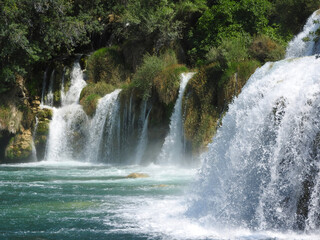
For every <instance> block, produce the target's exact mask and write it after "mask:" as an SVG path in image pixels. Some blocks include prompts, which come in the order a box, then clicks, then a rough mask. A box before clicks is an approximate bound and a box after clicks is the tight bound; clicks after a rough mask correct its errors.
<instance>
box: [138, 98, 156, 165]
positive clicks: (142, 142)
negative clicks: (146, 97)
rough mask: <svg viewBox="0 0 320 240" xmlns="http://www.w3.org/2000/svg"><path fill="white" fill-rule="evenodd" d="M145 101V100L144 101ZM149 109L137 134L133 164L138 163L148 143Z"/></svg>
mask: <svg viewBox="0 0 320 240" xmlns="http://www.w3.org/2000/svg"><path fill="white" fill-rule="evenodd" d="M145 103H146V102H145ZM151 109H152V108H150V110H149V112H148V114H147V116H146V117H145V119H144V123H143V127H142V131H141V134H140V136H139V143H138V146H137V150H136V157H135V164H140V163H141V160H142V157H143V154H144V152H145V150H146V148H147V144H148V122H149V114H150V112H151Z"/></svg>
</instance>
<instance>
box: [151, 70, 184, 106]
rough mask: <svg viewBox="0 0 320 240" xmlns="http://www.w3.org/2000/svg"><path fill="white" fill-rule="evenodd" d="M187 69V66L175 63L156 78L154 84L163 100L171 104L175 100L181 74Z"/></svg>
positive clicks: (160, 98)
mask: <svg viewBox="0 0 320 240" xmlns="http://www.w3.org/2000/svg"><path fill="white" fill-rule="evenodd" d="M187 71H188V68H187V67H186V66H184V65H179V64H173V65H170V66H169V67H167V68H165V69H164V70H163V71H162V72H160V73H159V74H158V76H156V77H155V78H154V80H153V82H154V86H155V88H156V91H157V93H158V95H159V100H160V101H161V102H163V103H165V104H166V105H169V104H170V103H173V102H174V101H175V99H176V98H177V96H178V91H179V86H180V74H181V73H183V72H187Z"/></svg>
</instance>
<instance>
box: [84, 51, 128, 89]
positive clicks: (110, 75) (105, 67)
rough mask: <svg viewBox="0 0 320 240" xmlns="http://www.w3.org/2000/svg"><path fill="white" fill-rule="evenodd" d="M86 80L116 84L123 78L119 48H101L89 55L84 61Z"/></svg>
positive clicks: (122, 65)
mask: <svg viewBox="0 0 320 240" xmlns="http://www.w3.org/2000/svg"><path fill="white" fill-rule="evenodd" d="M86 69H87V74H88V80H89V81H90V82H95V83H96V82H98V81H103V82H106V83H110V84H118V83H119V82H121V80H122V79H123V78H124V73H125V70H124V64H123V57H122V55H121V51H120V48H119V47H117V46H113V47H109V48H101V49H99V50H97V51H95V52H94V53H93V54H92V55H90V56H89V58H88V60H87V62H86Z"/></svg>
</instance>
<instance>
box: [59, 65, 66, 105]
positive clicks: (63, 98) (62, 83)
mask: <svg viewBox="0 0 320 240" xmlns="http://www.w3.org/2000/svg"><path fill="white" fill-rule="evenodd" d="M65 74H66V67H64V68H63V73H62V79H61V90H60V99H61V105H62V103H65V101H66V100H65V98H66V93H65V88H64V85H65Z"/></svg>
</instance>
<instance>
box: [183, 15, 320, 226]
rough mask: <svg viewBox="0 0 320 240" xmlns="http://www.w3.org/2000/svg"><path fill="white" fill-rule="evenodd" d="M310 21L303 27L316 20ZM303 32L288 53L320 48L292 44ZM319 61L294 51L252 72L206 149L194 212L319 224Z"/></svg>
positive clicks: (233, 220)
mask: <svg viewBox="0 0 320 240" xmlns="http://www.w3.org/2000/svg"><path fill="white" fill-rule="evenodd" d="M314 17H318V13H317V12H316V13H314V14H313V15H312V16H311V19H314ZM310 21H311V20H310V19H309V20H308V23H307V25H306V27H305V28H304V32H305V31H309V29H316V28H318V27H319V25H318V22H317V21H313V20H312V21H311V22H310ZM298 38H301V34H299V35H298V37H296V38H295V39H294V40H293V41H292V42H291V43H290V44H289V48H288V53H287V56H299V55H300V54H305V55H310V54H314V53H315V52H311V53H310V51H311V50H310V49H309V47H303V48H295V47H293V46H296V43H297V39H298ZM300 43H302V42H301V41H300ZM299 46H300V45H299V44H298V47H299ZM294 49H295V50H296V51H297V52H296V53H294ZM313 51H315V48H313ZM319 66H320V59H317V57H315V56H305V57H301V58H290V59H285V60H282V61H279V62H276V63H266V64H265V65H264V66H263V67H261V68H260V69H258V70H257V71H256V72H255V73H254V74H253V75H252V76H251V78H250V79H249V80H248V82H247V84H246V85H245V87H244V88H243V89H242V92H241V94H240V95H239V96H238V97H237V98H235V99H234V102H233V103H232V104H230V105H229V110H228V112H227V114H226V115H225V117H224V118H223V120H222V127H220V128H219V129H218V130H217V133H216V135H215V137H214V138H213V141H212V143H211V144H209V151H208V152H207V153H205V154H204V155H203V156H202V161H203V165H202V168H201V170H200V172H199V175H198V180H197V182H196V184H195V190H194V197H193V199H192V200H191V201H190V206H189V209H188V211H187V215H188V216H189V217H191V218H197V219H199V220H200V221H201V222H202V223H204V224H208V225H213V226H216V227H219V226H220V227H227V228H230V227H240V228H243V227H244V228H250V229H257V230H298V229H299V230H307V231H311V230H314V229H319V225H320V201H319V199H320V191H319V187H320V174H319V173H320V164H319V160H320V159H319V157H320V155H319V150H320V144H319V143H320V107H319V106H320V71H319Z"/></svg>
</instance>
